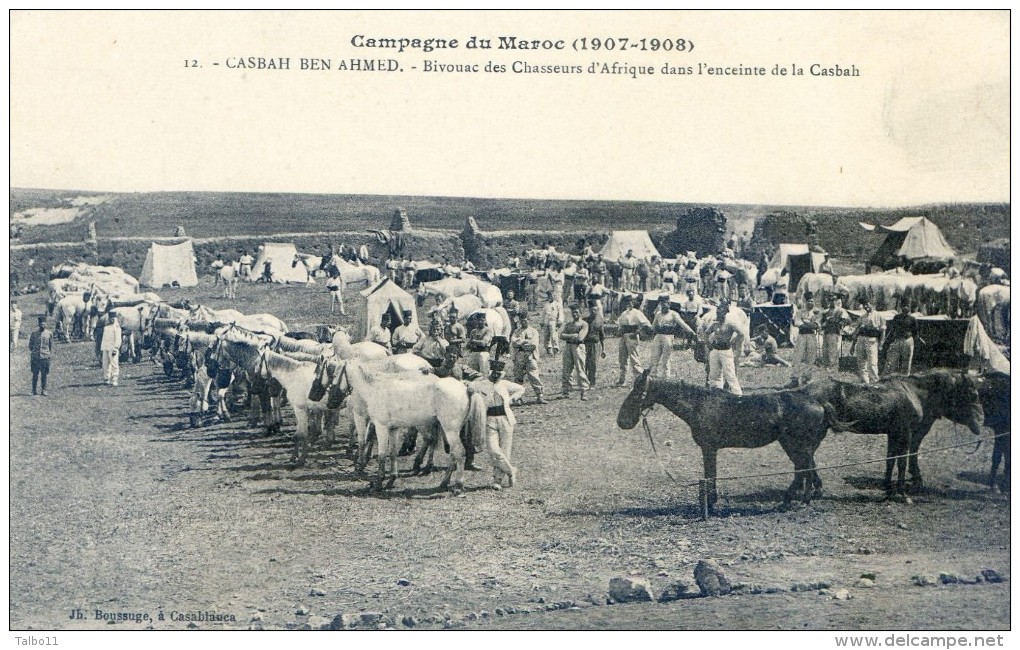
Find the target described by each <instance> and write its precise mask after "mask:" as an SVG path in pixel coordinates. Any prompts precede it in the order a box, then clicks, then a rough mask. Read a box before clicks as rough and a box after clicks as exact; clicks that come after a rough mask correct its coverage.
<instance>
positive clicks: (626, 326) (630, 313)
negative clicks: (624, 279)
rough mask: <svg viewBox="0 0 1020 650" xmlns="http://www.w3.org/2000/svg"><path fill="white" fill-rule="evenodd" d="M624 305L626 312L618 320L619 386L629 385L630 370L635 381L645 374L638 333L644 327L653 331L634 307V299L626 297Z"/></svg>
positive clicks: (646, 320)
mask: <svg viewBox="0 0 1020 650" xmlns="http://www.w3.org/2000/svg"><path fill="white" fill-rule="evenodd" d="M622 304H623V310H624V311H623V313H622V314H620V317H619V318H617V319H616V324H617V325H618V326H619V328H620V381H618V382H617V383H616V385H617V386H625V385H626V384H627V369H628V368H630V370H631V374H633V376H634V378H635V379H636V378H637V376H638V375H640V374H641V373H642V372H644V367H643V366H642V365H641V339H640V338H639V337H638V331H639V330H640V329H641V328H642V327H644V328H647V329H652V324H651V323H650V322H648V318H646V317H645V315H644V314H642V313H641V311H640V310H639V309H638V308H637V307H636V306H635V305H634V299H633V298H631V297H630V296H625V297H624V299H623V303H622Z"/></svg>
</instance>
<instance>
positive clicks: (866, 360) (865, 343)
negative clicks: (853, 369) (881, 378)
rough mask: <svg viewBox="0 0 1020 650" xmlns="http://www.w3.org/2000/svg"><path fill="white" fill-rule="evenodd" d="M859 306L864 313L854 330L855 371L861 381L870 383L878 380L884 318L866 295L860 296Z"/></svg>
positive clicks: (883, 337)
mask: <svg viewBox="0 0 1020 650" xmlns="http://www.w3.org/2000/svg"><path fill="white" fill-rule="evenodd" d="M861 306H862V307H864V315H863V316H861V322H860V323H858V325H857V331H856V332H854V347H855V348H856V349H857V372H858V374H859V375H860V378H861V381H863V382H864V383H865V384H870V383H873V382H877V381H878V349H879V348H880V347H882V343H883V339H885V319H884V318H882V315H881V314H879V313H877V312H876V311H875V307H874V305H872V304H871V300H870V299H868V298H867V297H864V298H861Z"/></svg>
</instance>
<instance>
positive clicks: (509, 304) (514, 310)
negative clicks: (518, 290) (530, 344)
mask: <svg viewBox="0 0 1020 650" xmlns="http://www.w3.org/2000/svg"><path fill="white" fill-rule="evenodd" d="M503 309H505V310H506V315H507V316H509V317H510V330H511V331H513V329H514V328H515V327H517V316H518V314H520V313H521V303H520V302H519V301H518V300H517V299H516V297H515V296H514V292H513V289H507V292H506V299H504V300H503Z"/></svg>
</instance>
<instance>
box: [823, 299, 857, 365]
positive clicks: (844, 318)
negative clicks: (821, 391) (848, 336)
mask: <svg viewBox="0 0 1020 650" xmlns="http://www.w3.org/2000/svg"><path fill="white" fill-rule="evenodd" d="M849 322H850V314H848V313H847V311H846V310H845V309H843V299H842V298H840V297H839V296H838V295H836V296H833V298H832V306H831V307H829V309H827V310H825V311H824V312H823V313H822V365H824V366H825V367H826V368H829V369H830V370H838V369H839V356H840V352H841V348H842V347H843V328H844V327H846V326H847V324H848V323H849Z"/></svg>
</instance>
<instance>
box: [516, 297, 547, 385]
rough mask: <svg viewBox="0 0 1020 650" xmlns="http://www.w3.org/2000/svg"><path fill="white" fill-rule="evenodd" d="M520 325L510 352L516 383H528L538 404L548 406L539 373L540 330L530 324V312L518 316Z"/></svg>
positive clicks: (523, 312)
mask: <svg viewBox="0 0 1020 650" xmlns="http://www.w3.org/2000/svg"><path fill="white" fill-rule="evenodd" d="M517 318H518V321H519V325H518V327H517V329H516V330H514V333H513V335H512V336H511V337H510V350H511V352H512V354H513V360H514V381H515V382H517V383H518V384H523V383H524V382H527V383H528V384H530V385H531V389H532V390H533V391H535V398H536V399H535V403H536V404H548V403H549V402H548V401H546V399H545V397H543V396H542V393H543V391H544V390H545V386H543V385H542V378H541V377H540V376H539V372H538V349H539V346H541V344H542V341H541V339H540V338H539V334H538V330H537V329H535V328H534V327H532V326H531V324H530V323H529V322H528V321H529V318H528V312H526V311H522V312H521V313H520V314H519V315H518V317H517Z"/></svg>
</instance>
